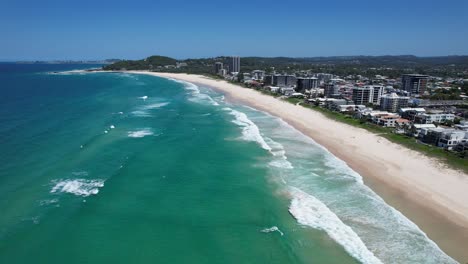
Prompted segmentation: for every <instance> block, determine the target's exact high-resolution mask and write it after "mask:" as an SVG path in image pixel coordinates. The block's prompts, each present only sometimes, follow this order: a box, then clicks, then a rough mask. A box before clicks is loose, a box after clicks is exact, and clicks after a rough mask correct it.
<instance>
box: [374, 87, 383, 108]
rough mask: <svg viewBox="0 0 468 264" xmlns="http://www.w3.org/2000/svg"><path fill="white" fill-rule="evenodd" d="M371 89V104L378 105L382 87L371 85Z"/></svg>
mask: <svg viewBox="0 0 468 264" xmlns="http://www.w3.org/2000/svg"><path fill="white" fill-rule="evenodd" d="M372 89H373V95H372V102H371V103H372V104H374V105H379V104H380V97H382V94H383V91H384V87H383V86H380V85H379V86H377V85H373V86H372Z"/></svg>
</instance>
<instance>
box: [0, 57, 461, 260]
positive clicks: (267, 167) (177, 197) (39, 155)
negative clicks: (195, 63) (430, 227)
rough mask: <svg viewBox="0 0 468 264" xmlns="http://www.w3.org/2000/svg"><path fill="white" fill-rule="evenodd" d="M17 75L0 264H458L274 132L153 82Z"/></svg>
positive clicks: (298, 142) (1, 202) (249, 116)
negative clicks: (116, 263) (111, 263)
mask: <svg viewBox="0 0 468 264" xmlns="http://www.w3.org/2000/svg"><path fill="white" fill-rule="evenodd" d="M7 67H13V69H12V68H8V70H5V69H4V68H2V71H1V72H0V82H1V84H2V88H1V89H2V93H3V94H5V95H6V96H5V97H2V99H0V100H1V103H2V104H1V106H0V107H1V108H0V113H1V117H2V119H1V120H0V135H1V138H0V140H1V146H2V147H1V148H2V149H1V150H2V151H1V154H0V164H2V165H0V198H1V199H0V210H1V211H2V212H3V216H2V217H1V218H0V262H1V263H30V262H33V261H34V262H36V263H37V262H39V263H63V262H64V261H66V262H68V263H83V262H87V263H102V262H111V261H112V262H119V263H120V262H145V263H146V262H150V261H152V262H163V263H165V262H171V263H218V262H221V261H222V262H224V263H251V262H254V263H311V262H312V263H359V262H362V263H380V262H383V263H453V262H454V261H453V260H452V259H451V258H450V257H448V256H447V255H446V254H444V253H443V252H442V251H441V250H440V249H439V248H438V247H437V245H435V243H433V242H432V241H431V240H430V239H428V238H427V236H425V235H424V233H423V232H422V231H421V230H419V228H418V227H417V226H416V225H414V224H413V223H412V222H410V221H409V220H408V219H406V217H404V216H403V215H402V214H400V213H399V212H398V211H396V210H394V209H393V208H391V207H390V206H388V205H386V204H385V202H384V201H383V200H382V199H381V198H380V197H378V196H377V195H376V194H375V193H374V192H372V191H371V190H370V189H369V188H368V187H366V186H365V185H364V184H363V183H362V179H361V177H360V176H359V175H358V174H357V173H355V172H354V171H352V170H351V169H350V168H348V166H347V165H346V164H345V163H344V162H342V161H340V160H338V159H336V158H335V157H334V156H333V155H331V154H330V153H329V152H328V151H327V150H325V149H324V148H322V147H321V146H319V145H317V144H316V143H315V142H314V141H312V140H311V139H309V138H308V137H306V136H304V135H302V134H301V133H300V132H298V131H297V130H295V129H293V128H292V127H291V126H289V125H288V124H286V123H285V122H283V121H282V120H280V119H278V118H276V117H273V116H270V115H268V114H265V113H263V112H260V111H257V110H255V109H252V108H249V107H245V106H242V105H236V104H230V103H228V102H225V100H224V97H223V95H222V94H219V93H216V92H214V91H212V90H210V89H207V88H205V87H198V86H196V85H193V84H189V83H184V82H177V81H174V80H168V79H162V78H157V77H153V76H145V75H134V74H127V73H87V74H84V73H82V72H79V71H78V72H69V71H66V70H72V69H74V68H66V69H60V70H59V72H58V73H54V71H58V70H57V69H55V68H52V69H50V68H48V67H51V66H47V65H45V66H42V67H39V66H34V67H35V68H34V67H28V66H26V65H24V66H22V67H18V66H11V65H10V66H7ZM14 67H18V68H14ZM54 67H57V66H54ZM75 67H76V66H75Z"/></svg>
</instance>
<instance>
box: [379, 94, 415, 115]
mask: <svg viewBox="0 0 468 264" xmlns="http://www.w3.org/2000/svg"><path fill="white" fill-rule="evenodd" d="M408 101H409V97H407V96H398V95H397V94H396V93H391V94H385V95H383V96H382V97H381V98H380V110H383V111H388V112H392V113H396V112H397V111H398V110H400V109H401V108H404V107H407V106H408Z"/></svg>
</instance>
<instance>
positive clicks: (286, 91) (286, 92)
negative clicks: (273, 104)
mask: <svg viewBox="0 0 468 264" xmlns="http://www.w3.org/2000/svg"><path fill="white" fill-rule="evenodd" d="M295 92H296V91H295V90H294V88H293V87H281V88H280V93H281V94H282V95H285V96H291V95H293V94H294V93H295Z"/></svg>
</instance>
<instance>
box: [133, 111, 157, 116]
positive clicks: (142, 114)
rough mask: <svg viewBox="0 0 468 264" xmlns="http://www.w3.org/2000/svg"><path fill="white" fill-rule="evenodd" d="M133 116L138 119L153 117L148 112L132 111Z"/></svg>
mask: <svg viewBox="0 0 468 264" xmlns="http://www.w3.org/2000/svg"><path fill="white" fill-rule="evenodd" d="M132 115H134V116H136V117H151V116H152V115H151V114H150V113H148V111H144V110H135V111H132Z"/></svg>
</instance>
